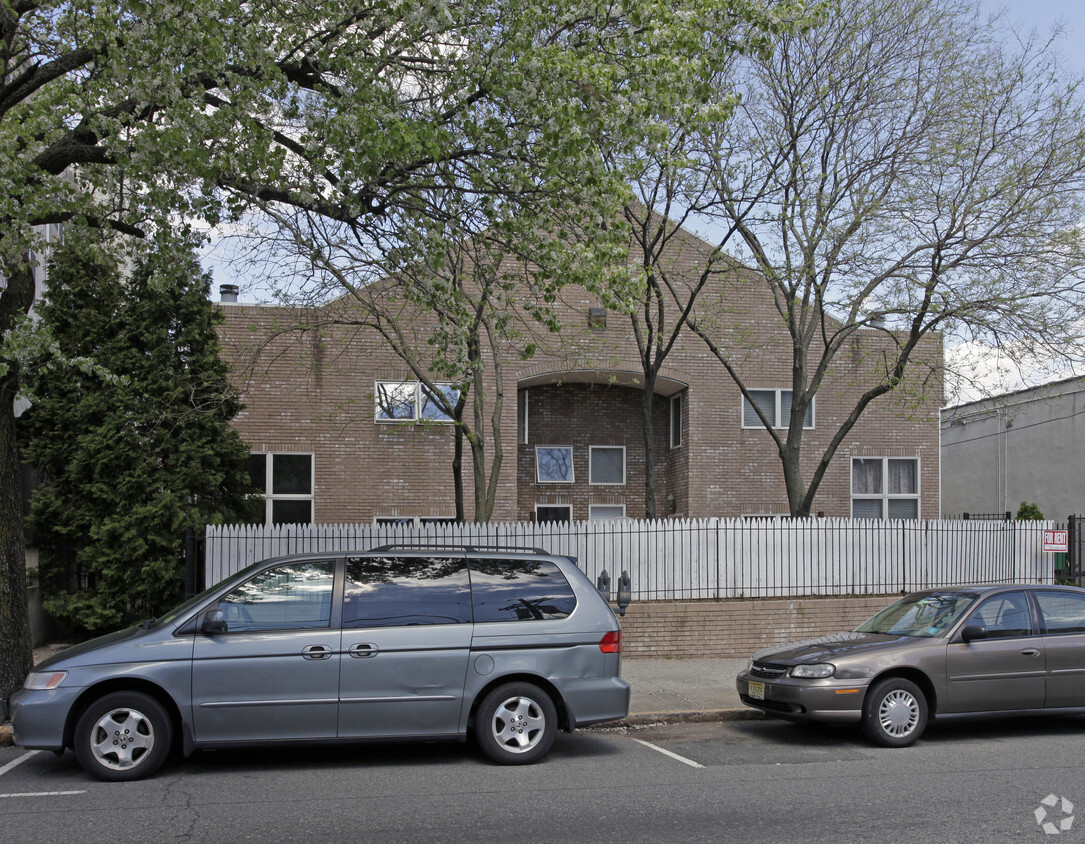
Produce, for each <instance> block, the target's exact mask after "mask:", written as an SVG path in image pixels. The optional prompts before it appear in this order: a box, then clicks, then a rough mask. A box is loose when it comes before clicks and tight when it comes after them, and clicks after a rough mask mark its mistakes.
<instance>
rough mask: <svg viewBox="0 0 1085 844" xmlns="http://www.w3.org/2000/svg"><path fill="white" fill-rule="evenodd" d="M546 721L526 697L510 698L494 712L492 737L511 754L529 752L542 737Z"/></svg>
mask: <svg viewBox="0 0 1085 844" xmlns="http://www.w3.org/2000/svg"><path fill="white" fill-rule="evenodd" d="M545 726H546V719H545V718H544V717H543V712H542V710H541V709H540V708H539V706H538V704H536V703H535V701H533V700H531V699H530V698H526V697H510V698H509V699H508V700H506V701H505V702H504V703H502V704H501V705H500V706H499V707H497V711H496V712H494V718H493V724H491V729H492V730H493V736H494V738H495V739H497V743H498V744H500V745H501V746H502V747H504V748H505V749H506V750H509V751H511V752H513V753H524V752H526V751H528V750H531V748H533V747H534V746H535V745H537V744H538V743H539V740H540V739H541V738H542V737H543V732H544V727H545Z"/></svg>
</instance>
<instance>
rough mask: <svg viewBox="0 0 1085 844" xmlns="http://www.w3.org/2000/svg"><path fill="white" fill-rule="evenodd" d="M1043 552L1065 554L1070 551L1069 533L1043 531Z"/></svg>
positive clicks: (1063, 531)
mask: <svg viewBox="0 0 1085 844" xmlns="http://www.w3.org/2000/svg"><path fill="white" fill-rule="evenodd" d="M1044 550H1045V551H1053V552H1055V553H1058V554H1065V553H1066V552H1067V551H1069V550H1070V533H1069V531H1065V530H1045V531H1044Z"/></svg>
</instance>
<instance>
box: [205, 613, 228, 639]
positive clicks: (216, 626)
mask: <svg viewBox="0 0 1085 844" xmlns="http://www.w3.org/2000/svg"><path fill="white" fill-rule="evenodd" d="M226 630H227V627H226V616H225V614H224V613H223V612H222V610H208V611H207V612H206V613H205V614H204V617H203V621H202V622H201V623H200V632H201V633H207V634H210V635H212V636H213V635H215V634H216V633H225V632H226Z"/></svg>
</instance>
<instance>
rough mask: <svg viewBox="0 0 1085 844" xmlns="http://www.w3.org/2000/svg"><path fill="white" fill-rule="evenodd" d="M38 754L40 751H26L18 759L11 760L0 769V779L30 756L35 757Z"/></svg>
mask: <svg viewBox="0 0 1085 844" xmlns="http://www.w3.org/2000/svg"><path fill="white" fill-rule="evenodd" d="M38 753H41V751H40V750H28V751H27V752H26V753H24V754H23V755H22V756H20V757H18V758H16V759H12V760H11V761H10V762H8V763H7V764H6V765H5V766H4V767H3V768H0V777H2V776H3V775H4V774H6V773H7V772H8V771H10V770H11V769H12V768H14V767H15V766H16V765H21V764H22V763H23V762H25V761H26V760H27V759H29V758H30V757H31V756H34V755H36V754H38Z"/></svg>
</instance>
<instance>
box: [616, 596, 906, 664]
mask: <svg viewBox="0 0 1085 844" xmlns="http://www.w3.org/2000/svg"><path fill="white" fill-rule="evenodd" d="M893 600H894V596H886V595H876V596H864V597H861V598H789V599H784V600H751V601H686V602H675V601H639V602H638V601H635V602H633V603H632V604H630V606H629V609H628V610H627V611H626V614H625V616H624V617H623V618H622V652H623V653H624V654H625V655H626V656H643V657H662V658H666V657H675V658H679V657H685V658H690V657H718V658H724V659H745V658H746V657H748V656H751V655H752V654H753V653H754V652H755V651H758V650H760V649H761V648H765V647H768V646H769V645H774V644H779V643H783V642H791V641H795V640H797V639H806V638H810V637H813V636H821V635H825V634H827V633H836V632H839V631H841V630H853V629H854V628H855V627H857V626H858V625H859V624H861V623H862V622H864V621H866V619H868V618H870V617H871V616H872V615H874V614H875V613H877V612H879V611H880V610H882V609H884V608H885V607H886V606H888V605H889V604H890V603H892V601H893Z"/></svg>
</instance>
